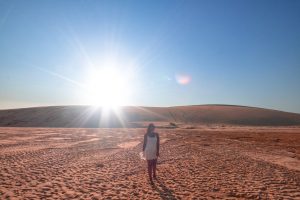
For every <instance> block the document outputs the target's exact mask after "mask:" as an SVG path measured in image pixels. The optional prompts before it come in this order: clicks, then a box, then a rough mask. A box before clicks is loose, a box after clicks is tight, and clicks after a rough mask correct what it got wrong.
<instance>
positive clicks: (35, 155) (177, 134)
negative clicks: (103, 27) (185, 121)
mask: <svg viewBox="0 0 300 200" xmlns="http://www.w3.org/2000/svg"><path fill="white" fill-rule="evenodd" d="M144 131H145V129H137V128H136V129H56V128H48V129H47V128H0V163H1V165H0V197H1V198H4V199H5V198H7V199H9V198H11V199H34V198H37V199H74V198H76V199H145V198H149V199H159V198H162V199H210V198H218V199H219V198H226V199H245V198H246V199H247V198H248V199H255V198H256V199H259V198H261V199H267V198H271V199H300V145H299V144H300V128H296V127H295V128H292V127H291V128H272V127H229V126H202V127H198V128H194V127H186V128H177V129H158V130H157V131H158V132H159V133H160V137H161V141H162V144H161V157H160V158H159V162H158V173H157V174H158V180H156V181H155V182H154V185H151V184H149V182H148V177H147V174H146V163H145V161H143V160H141V159H140V158H139V152H140V151H141V148H142V144H141V141H142V139H143V134H144Z"/></svg>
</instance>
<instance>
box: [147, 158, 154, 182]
mask: <svg viewBox="0 0 300 200" xmlns="http://www.w3.org/2000/svg"><path fill="white" fill-rule="evenodd" d="M147 162H148V175H149V179H150V181H152V168H153V164H152V160H147Z"/></svg>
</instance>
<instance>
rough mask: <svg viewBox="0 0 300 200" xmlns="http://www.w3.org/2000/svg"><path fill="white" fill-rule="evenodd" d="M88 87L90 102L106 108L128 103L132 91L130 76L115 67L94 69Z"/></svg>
mask: <svg viewBox="0 0 300 200" xmlns="http://www.w3.org/2000/svg"><path fill="white" fill-rule="evenodd" d="M86 87H87V91H88V99H87V101H88V104H91V105H93V106H101V107H105V108H115V107H118V106H123V105H126V104H127V103H128V102H129V98H130V95H131V93H132V88H131V86H130V81H129V78H128V76H126V74H125V73H121V71H120V70H117V69H113V68H107V69H102V70H98V71H94V72H93V73H92V74H91V75H90V77H89V80H88V83H87V86H86Z"/></svg>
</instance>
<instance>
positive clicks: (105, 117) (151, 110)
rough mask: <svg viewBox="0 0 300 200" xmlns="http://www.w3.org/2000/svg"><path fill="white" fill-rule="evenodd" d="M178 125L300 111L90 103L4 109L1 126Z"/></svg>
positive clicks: (254, 121) (291, 116) (265, 121)
mask: <svg viewBox="0 0 300 200" xmlns="http://www.w3.org/2000/svg"><path fill="white" fill-rule="evenodd" d="M150 121H156V122H167V124H168V123H169V122H174V123H176V124H181V123H183V124H232V125H269V126H280V125H300V114H295V113H288V112H281V111H276V110H269V109H262V108H254V107H245V106H229V105H199V106H177V107H122V108H121V109H120V110H119V111H118V113H115V112H113V111H103V110H102V109H101V108H98V109H96V108H93V107H89V106H51V107H36V108H23V109H10V110H0V126H11V127H88V128H93V127H140V126H143V125H141V124H142V123H141V122H150Z"/></svg>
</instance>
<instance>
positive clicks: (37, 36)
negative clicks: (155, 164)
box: [0, 0, 300, 113]
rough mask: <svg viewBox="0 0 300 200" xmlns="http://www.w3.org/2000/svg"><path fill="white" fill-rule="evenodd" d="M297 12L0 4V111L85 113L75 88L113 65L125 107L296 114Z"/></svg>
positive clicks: (192, 5)
mask: <svg viewBox="0 0 300 200" xmlns="http://www.w3.org/2000/svg"><path fill="white" fill-rule="evenodd" d="M299 10H300V1H296V0H295V1H291V0H285V1H284V0H281V1H275V0H273V1H254V0H248V1H230V0H228V1H221V0H220V1H214V0H207V1H201V0H196V1H170V0H169V1H121V0H120V1H90V0H84V1H71V0H69V1H55V0H51V1H50V0H49V1H38V0H37V1H30V0H29V1H21V0H19V1H12V0H9V1H0V70H1V71H0V72H1V73H0V109H4V108H13V107H28V106H44V105H69V104H72V105H73V104H86V101H85V100H84V99H85V96H86V91H85V89H83V88H82V87H80V85H81V84H82V83H85V82H86V81H88V80H89V78H90V77H89V74H90V73H91V69H94V68H99V69H101V68H103V67H108V66H106V65H108V64H107V63H108V60H110V62H111V60H113V62H114V63H117V64H116V65H114V67H116V68H118V70H119V71H120V72H121V73H122V74H124V76H125V74H126V76H127V72H129V71H130V72H131V71H132V73H133V74H134V76H133V77H131V78H130V80H129V79H128V81H129V82H130V84H131V86H132V87H131V90H132V91H131V94H130V100H129V101H127V102H126V103H125V104H126V105H139V106H174V105H191V104H193V105H195V104H237V105H247V106H257V107H265V108H271V109H277V110H284V111H291V112H298V113H300V89H299V86H300V12H299ZM104 65H105V66H104ZM178 77H188V78H189V81H187V83H185V84H182V83H181V82H180V80H178ZM108 87H109V86H108Z"/></svg>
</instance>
